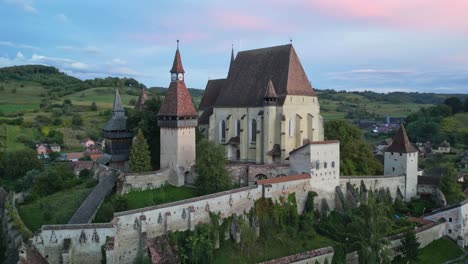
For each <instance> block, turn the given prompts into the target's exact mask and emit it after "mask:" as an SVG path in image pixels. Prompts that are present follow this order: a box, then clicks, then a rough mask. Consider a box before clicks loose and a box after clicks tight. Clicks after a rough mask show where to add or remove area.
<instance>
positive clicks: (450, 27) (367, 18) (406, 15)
mask: <svg viewBox="0 0 468 264" xmlns="http://www.w3.org/2000/svg"><path fill="white" fill-rule="evenodd" d="M272 1H273V2H274V3H275V4H276V5H277V6H279V7H281V6H283V7H284V6H289V7H294V8H302V9H306V10H307V11H308V12H318V13H320V14H322V15H324V16H328V17H333V19H339V20H343V21H364V22H366V23H370V22H372V23H376V24H380V25H388V26H397V27H398V28H406V29H417V30H424V31H433V30H438V31H446V32H460V31H461V32H468V16H467V15H466V11H467V10H468V1H466V0H446V1H438V0H435V1H431V0H291V1H288V2H284V1H280V0H272Z"/></svg>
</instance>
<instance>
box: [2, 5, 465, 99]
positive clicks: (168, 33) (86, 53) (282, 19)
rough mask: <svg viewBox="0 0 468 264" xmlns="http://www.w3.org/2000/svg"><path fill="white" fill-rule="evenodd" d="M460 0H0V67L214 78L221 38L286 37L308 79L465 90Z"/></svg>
mask: <svg viewBox="0 0 468 264" xmlns="http://www.w3.org/2000/svg"><path fill="white" fill-rule="evenodd" d="M467 10H468V1H467V0H445V1H442V0H310V1H306V0H288V1H281V0H258V1H250V0H236V1H215V0H213V1H208V0H197V1H195V0H194V1H182V0H181V1H175V0H174V1H154V0H140V1H110V0H99V1H95V0H81V1H71V0H70V1H68V0H67V1H60V0H0V22H1V23H0V67H4V66H11V65H19V64H46V65H52V66H56V67H58V68H59V69H60V70H62V71H64V72H66V73H68V74H70V75H73V76H76V77H79V78H81V79H87V78H94V77H106V76H127V77H134V78H136V79H137V80H139V81H141V82H143V83H144V84H146V85H147V86H156V85H157V86H167V85H168V83H169V80H170V76H169V69H170V66H171V63H172V59H173V56H174V51H175V46H176V40H177V39H180V41H181V42H180V49H181V54H182V60H183V63H184V67H185V70H186V83H187V85H188V86H189V87H196V88H204V87H205V85H206V81H207V80H208V79H215V78H224V77H225V76H226V73H227V68H228V63H229V56H230V51H231V45H232V44H233V45H234V50H235V51H236V52H237V51H239V50H247V49H254V48H261V47H268V46H276V45H282V44H287V43H289V40H290V38H292V41H293V45H294V47H295V49H296V51H297V53H298V54H299V57H300V59H301V61H302V64H303V67H304V68H305V70H306V72H307V74H308V77H309V79H310V81H311V82H312V85H313V86H314V87H316V88H319V89H325V88H330V89H337V90H342V89H345V90H364V89H367V90H373V91H377V92H387V91H395V90H401V91H403V90H404V91H418V92H444V93H449V92H462V93H468V15H467Z"/></svg>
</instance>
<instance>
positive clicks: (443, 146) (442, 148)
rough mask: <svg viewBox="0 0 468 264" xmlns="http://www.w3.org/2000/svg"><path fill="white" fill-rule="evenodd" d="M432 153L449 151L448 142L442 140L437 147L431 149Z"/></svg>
mask: <svg viewBox="0 0 468 264" xmlns="http://www.w3.org/2000/svg"><path fill="white" fill-rule="evenodd" d="M433 152H434V153H442V154H447V153H450V143H449V142H447V140H444V142H442V143H441V144H440V145H439V147H438V148H437V149H434V150H433Z"/></svg>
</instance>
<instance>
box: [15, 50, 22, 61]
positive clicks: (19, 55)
mask: <svg viewBox="0 0 468 264" xmlns="http://www.w3.org/2000/svg"><path fill="white" fill-rule="evenodd" d="M16 58H17V59H18V60H24V55H23V53H21V51H18V53H16Z"/></svg>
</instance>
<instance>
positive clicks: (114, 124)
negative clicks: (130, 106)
mask: <svg viewBox="0 0 468 264" xmlns="http://www.w3.org/2000/svg"><path fill="white" fill-rule="evenodd" d="M103 130H104V131H126V130H127V120H126V118H125V111H124V109H123V105H122V100H121V99H120V93H119V89H115V96H114V107H113V108H112V116H111V118H110V119H109V120H107V123H106V124H105V126H104V128H103Z"/></svg>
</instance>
